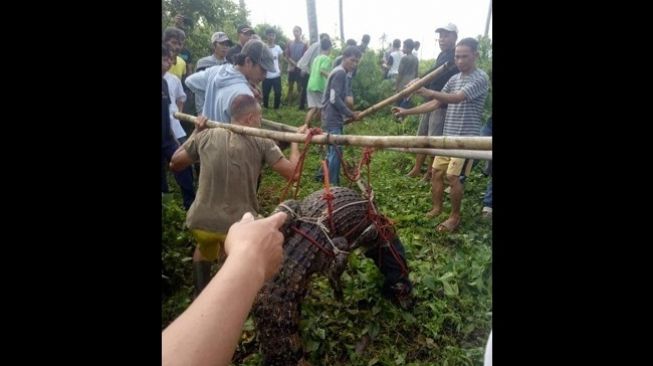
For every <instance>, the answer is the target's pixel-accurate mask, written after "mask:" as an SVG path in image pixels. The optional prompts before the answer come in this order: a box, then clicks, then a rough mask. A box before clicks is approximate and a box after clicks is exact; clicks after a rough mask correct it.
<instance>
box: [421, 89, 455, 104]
mask: <svg viewBox="0 0 653 366" xmlns="http://www.w3.org/2000/svg"><path fill="white" fill-rule="evenodd" d="M422 96H424V97H427V98H431V99H435V100H438V101H440V103H442V104H456V103H460V102H462V101H463V100H465V95H464V94H462V93H455V94H449V93H443V92H439V91H435V90H430V89H426V92H424V93H423V94H422Z"/></svg>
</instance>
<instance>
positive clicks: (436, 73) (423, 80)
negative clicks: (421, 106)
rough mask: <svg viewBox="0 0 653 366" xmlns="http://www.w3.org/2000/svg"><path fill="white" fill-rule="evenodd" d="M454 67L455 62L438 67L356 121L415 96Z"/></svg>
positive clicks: (364, 112)
mask: <svg viewBox="0 0 653 366" xmlns="http://www.w3.org/2000/svg"><path fill="white" fill-rule="evenodd" d="M454 67H456V64H455V63H453V62H447V63H445V64H444V65H442V66H440V67H438V68H437V69H435V70H433V71H431V72H429V73H428V74H426V75H424V77H422V78H421V79H419V80H418V81H417V82H415V83H414V84H413V85H411V86H409V87H407V88H404V89H403V90H402V91H400V92H399V93H397V94H395V95H393V96H391V97H388V98H386V99H384V100H382V101H380V102H378V103H376V104H375V105H373V106H371V107H369V108H367V109H366V110H364V111H362V112H361V113H360V114H359V115H358V119H357V120H356V121H360V120H361V119H363V118H364V117H367V116H369V115H370V114H372V113H375V112H377V111H378V110H379V109H381V108H383V107H385V106H387V105H389V104H391V103H394V102H396V101H398V100H400V99H403V98H405V97H407V96H409V95H411V94H413V93H414V92H416V91H417V90H418V89H419V88H421V87H423V86H424V85H426V84H428V83H430V82H431V80H433V79H435V78H436V77H438V76H439V75H441V74H444V73H446V72H448V71H449V70H451V69H452V68H454ZM352 122H355V121H354V120H348V121H345V124H349V123H352Z"/></svg>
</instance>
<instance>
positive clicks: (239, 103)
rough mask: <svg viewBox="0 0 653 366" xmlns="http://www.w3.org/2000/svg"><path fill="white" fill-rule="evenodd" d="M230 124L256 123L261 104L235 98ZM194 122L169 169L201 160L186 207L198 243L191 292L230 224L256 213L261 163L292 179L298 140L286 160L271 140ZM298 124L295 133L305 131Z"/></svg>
mask: <svg viewBox="0 0 653 366" xmlns="http://www.w3.org/2000/svg"><path fill="white" fill-rule="evenodd" d="M231 117H232V120H231V123H232V124H235V125H241V126H247V127H260V126H261V107H260V105H259V104H258V103H257V101H256V99H255V98H254V97H253V96H251V95H247V94H240V95H238V96H236V97H235V98H234V100H233V102H232V104H231ZM197 119H198V125H197V127H196V128H195V131H193V134H192V135H191V136H190V138H189V139H188V141H186V142H185V143H184V144H183V145H182V146H181V147H179V148H178V149H177V151H176V152H175V154H174V156H173V157H172V161H171V162H170V169H171V170H172V171H179V170H182V169H184V168H186V167H187V166H189V165H190V164H193V163H195V162H197V161H198V160H199V161H200V164H201V169H200V176H199V187H198V190H197V199H196V200H195V201H194V202H193V205H192V206H191V207H190V209H189V210H188V214H187V216H186V226H188V228H189V229H190V230H191V233H192V235H193V237H194V238H195V240H196V241H197V247H196V248H195V253H194V254H193V278H194V283H195V296H197V295H199V293H200V292H201V291H202V289H203V288H204V287H205V286H206V284H207V283H208V282H209V280H210V278H211V276H210V273H211V264H212V262H213V261H215V260H216V259H217V258H218V256H219V254H220V253H221V252H222V247H223V244H224V238H225V235H226V233H227V230H228V229H229V226H231V224H233V223H234V222H236V221H238V220H239V219H240V218H241V217H242V215H243V214H244V213H245V212H251V213H253V214H254V215H256V214H257V213H258V212H260V207H259V203H258V200H257V198H256V182H257V179H258V177H259V175H260V172H261V170H262V168H263V165H264V164H267V165H269V166H270V167H271V168H272V170H274V171H276V172H277V173H279V174H280V175H282V176H283V177H284V178H286V179H288V180H291V179H294V177H293V175H294V172H295V168H296V166H297V162H298V161H299V150H298V148H297V143H292V144H291V145H290V149H291V152H290V160H288V159H286V158H285V157H284V155H283V153H282V152H281V150H280V149H279V147H278V146H277V145H276V144H275V143H274V141H272V140H270V139H267V138H261V137H253V136H247V135H242V134H238V133H233V132H231V131H229V130H225V129H222V128H211V129H205V127H206V121H207V118H206V117H204V116H198V117H197ZM305 131H306V127H305V126H302V127H301V128H299V130H298V132H300V133H304V132H305Z"/></svg>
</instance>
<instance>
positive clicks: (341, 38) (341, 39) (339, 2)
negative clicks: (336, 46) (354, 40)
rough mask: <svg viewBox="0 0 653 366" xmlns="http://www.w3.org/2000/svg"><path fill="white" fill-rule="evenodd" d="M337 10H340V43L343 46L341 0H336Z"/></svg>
mask: <svg viewBox="0 0 653 366" xmlns="http://www.w3.org/2000/svg"><path fill="white" fill-rule="evenodd" d="M338 10H340V45H341V46H342V48H343V49H344V48H345V25H344V23H343V21H342V0H338Z"/></svg>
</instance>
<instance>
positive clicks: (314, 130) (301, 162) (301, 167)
mask: <svg viewBox="0 0 653 366" xmlns="http://www.w3.org/2000/svg"><path fill="white" fill-rule="evenodd" d="M321 133H322V130H321V129H320V128H311V129H309V130H308V133H307V134H306V140H305V141H304V150H302V153H301V155H300V156H299V161H297V165H296V166H295V171H294V172H293V175H292V178H291V179H290V180H289V181H288V184H286V188H284V190H283V192H281V196H280V197H279V203H281V202H283V200H284V199H286V195H287V194H288V190H289V189H290V187H292V184H293V182H294V181H295V177H297V189H296V190H295V194H294V196H293V198H294V199H297V194H298V193H299V185H300V183H301V181H302V172H303V171H304V160H306V153H307V152H308V148H309V147H310V146H309V145H310V144H311V140H312V139H313V136H315V135H319V134H321Z"/></svg>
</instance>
